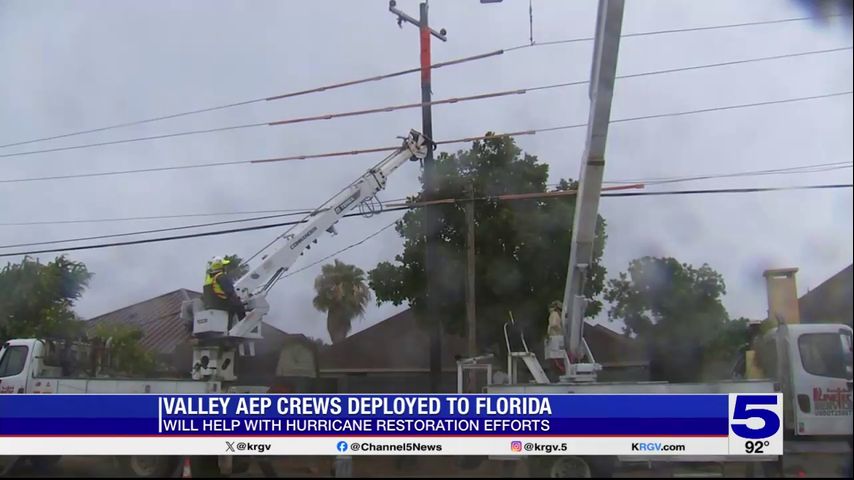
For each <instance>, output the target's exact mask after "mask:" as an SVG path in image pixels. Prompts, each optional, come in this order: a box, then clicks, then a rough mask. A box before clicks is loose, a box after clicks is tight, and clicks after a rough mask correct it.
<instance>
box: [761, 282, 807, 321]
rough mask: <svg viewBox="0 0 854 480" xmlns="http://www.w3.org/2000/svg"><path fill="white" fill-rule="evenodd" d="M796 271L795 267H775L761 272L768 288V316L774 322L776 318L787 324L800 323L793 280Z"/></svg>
mask: <svg viewBox="0 0 854 480" xmlns="http://www.w3.org/2000/svg"><path fill="white" fill-rule="evenodd" d="M797 272H798V269H797V268H777V269H773V270H765V272H764V273H763V274H762V275H763V276H764V277H765V283H766V286H767V288H768V318H770V319H771V320H773V321H774V322H775V323H776V322H777V319H778V318H779V319H781V320H782V321H784V322H785V323H787V324H793V323H801V315H800V311H799V309H798V288H797V284H796V282H795V274H796V273H797Z"/></svg>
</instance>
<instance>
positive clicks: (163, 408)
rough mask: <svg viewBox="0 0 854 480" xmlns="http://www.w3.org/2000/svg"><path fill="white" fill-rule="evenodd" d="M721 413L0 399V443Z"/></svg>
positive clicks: (617, 402) (557, 402)
mask: <svg viewBox="0 0 854 480" xmlns="http://www.w3.org/2000/svg"><path fill="white" fill-rule="evenodd" d="M728 405H729V404H728V396H727V395H62V394H49V395H0V437H4V436H5V437H11V436H107V437H119V436H149V435H151V436H161V435H162V436H194V435H198V436H227V435H234V434H240V435H248V436H306V437H312V436H341V435H345V436H389V437H394V436H405V437H418V436H423V437H437V436H462V437H465V436H508V435H525V436H538V435H539V436H650V437H652V436H686V437H726V436H727V435H728V434H729V410H728V408H729V407H728Z"/></svg>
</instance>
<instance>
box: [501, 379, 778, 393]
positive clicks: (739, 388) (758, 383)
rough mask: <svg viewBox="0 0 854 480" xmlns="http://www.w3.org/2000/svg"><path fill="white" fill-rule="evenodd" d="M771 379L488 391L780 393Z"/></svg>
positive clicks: (511, 387)
mask: <svg viewBox="0 0 854 480" xmlns="http://www.w3.org/2000/svg"><path fill="white" fill-rule="evenodd" d="M776 391H777V390H776V389H775V385H774V382H772V381H770V380H726V381H720V382H708V383H667V382H608V383H552V384H537V383H530V384H515V385H506V384H505V385H488V386H487V387H486V393H539V394H560V393H584V394H599V393H602V394H614V393H639V394H646V393H662V394H664V393H684V394H693V393H776Z"/></svg>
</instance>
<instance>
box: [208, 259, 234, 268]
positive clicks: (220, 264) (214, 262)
mask: <svg viewBox="0 0 854 480" xmlns="http://www.w3.org/2000/svg"><path fill="white" fill-rule="evenodd" d="M229 263H231V261H230V260H229V259H227V258H224V257H214V258H212V259H211V260H210V261H209V262H208V269H210V270H222V269H223V268H225V266H226V265H228V264H229Z"/></svg>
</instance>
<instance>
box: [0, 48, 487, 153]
mask: <svg viewBox="0 0 854 480" xmlns="http://www.w3.org/2000/svg"><path fill="white" fill-rule="evenodd" d="M503 53H504V50H494V51H491V52H486V53H481V54H477V55H471V56H469V57H463V58H457V59H454V60H449V61H447V62H439V63H435V64H433V65H431V66H430V68H432V69H438V68H442V67H447V66H451V65H459V64H462V63H466V62H471V61H475V60H482V59H484V58H489V57H493V56H496V55H501V54H503ZM420 71H421V67H418V68H410V69H407V70H400V71H397V72H392V73H387V74H383V75H376V76H373V77H367V78H361V79H358V80H350V81H346V82H340V83H333V84H329V85H323V86H320V87H315V88H310V89H306V90H298V91H294V92H288V93H283V94H278V95H273V96H269V97H261V98H253V99H250V100H243V101H240V102H234V103H227V104H224V105H218V106H214V107H208V108H199V109H195V110H188V111H184V112H179V113H172V114H168V115H161V116H158V117H151V118H146V119H143V120H135V121H131V122H124V123H117V124H113V125H108V126H105V127H99V128H92V129H88V130H78V131H75V132H69V133H64V134H61V135H53V136H49V137H40V138H34V139H31V140H23V141H19V142H14V143H7V144H5V145H0V148H6V147H14V146H18V145H26V144H30V143H37V142H44V141H48V140H56V139H60V138H68V137H74V136H78V135H84V134H87V133H96V132H103V131H106V130H113V129H117V128H122V127H130V126H134V125H142V124H145V123H152V122H158V121H161V120H169V119H173V118H179V117H185V116H188V115H195V114H199V113H206V112H213V111H216V110H224V109H227V108H232V107H238V106H243V105H250V104H253V103H259V102H270V101H274V100H282V99H285V98H293V97H299V96H303V95H308V94H311V93H319V92H326V91H330V90H335V89H338V88H343V87H349V86H353V85H359V84H361V83H369V82H375V81H379V80H385V79H389V78H394V77H399V76H402V75H407V74H410V73H416V72H420Z"/></svg>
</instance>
